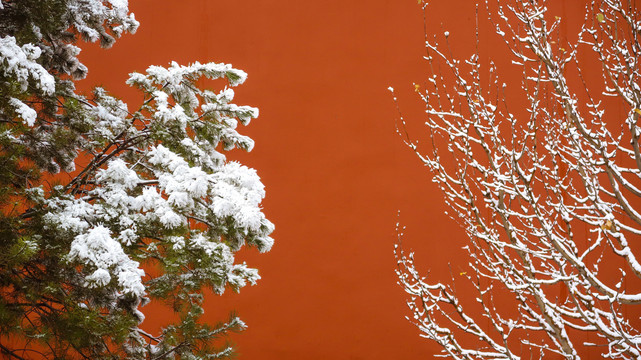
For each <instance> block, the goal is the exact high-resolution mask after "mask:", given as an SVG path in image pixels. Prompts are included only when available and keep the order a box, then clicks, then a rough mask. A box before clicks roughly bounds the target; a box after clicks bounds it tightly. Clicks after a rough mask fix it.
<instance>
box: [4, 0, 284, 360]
mask: <svg viewBox="0 0 641 360" xmlns="http://www.w3.org/2000/svg"><path fill="white" fill-rule="evenodd" d="M0 5H1V6H0V354H2V357H3V358H8V359H54V358H55V359H68V358H69V359H71V358H85V359H102V358H109V359H116V358H123V359H168V358H174V357H178V358H181V359H201V358H202V359H209V358H219V357H226V356H228V355H229V354H231V352H232V349H231V348H229V347H227V346H226V345H224V344H221V343H220V342H219V341H214V340H215V339H217V338H219V337H221V336H224V334H225V333H226V332H228V331H234V330H241V329H243V328H244V324H243V322H242V321H241V320H239V319H238V318H237V317H235V316H233V315H232V316H231V317H230V319H229V320H228V321H226V322H223V323H221V324H218V325H215V326H213V325H208V324H205V323H204V322H202V321H201V315H202V314H203V308H202V307H201V304H202V301H203V295H202V290H203V289H205V288H210V289H213V291H214V292H216V293H218V294H220V293H222V292H223V291H225V289H226V288H231V289H233V290H235V291H238V290H239V289H240V288H241V287H243V286H245V285H247V284H254V283H256V281H257V280H258V279H259V278H260V277H259V275H258V272H257V270H256V269H252V268H249V267H248V266H246V265H245V264H239V263H236V262H235V261H234V253H235V252H236V251H237V250H239V249H240V248H241V247H242V246H243V245H245V244H247V245H249V246H253V247H256V248H257V249H258V250H260V251H261V252H263V251H268V250H269V249H270V247H271V246H272V243H273V240H272V239H271V238H270V237H269V235H270V233H271V232H272V231H273V229H274V226H273V224H272V223H270V222H269V221H268V220H267V219H266V218H265V216H264V214H263V213H262V211H261V208H260V202H261V201H262V199H263V197H264V195H265V191H264V187H263V185H262V184H261V182H260V180H259V178H258V176H257V175H256V172H255V171H254V170H252V169H249V168H247V167H245V166H243V165H241V164H239V163H236V162H233V161H227V160H226V158H225V156H224V155H223V153H221V152H222V151H227V150H231V149H233V148H241V149H244V150H247V151H249V150H251V149H252V147H253V141H252V140H251V139H250V138H248V137H246V136H243V135H240V134H239V133H238V132H237V131H236V128H237V125H238V122H240V123H242V124H244V125H246V124H248V123H249V121H250V120H251V119H253V118H256V117H257V116H258V110H257V109H256V108H253V107H249V106H238V105H235V104H233V103H232V99H233V97H234V91H233V90H232V89H231V87H234V86H236V85H239V84H241V83H243V81H245V78H246V74H245V73H244V72H243V71H240V70H236V69H234V68H232V67H231V66H230V65H226V64H215V63H208V64H199V63H195V64H192V65H189V66H180V65H178V64H175V63H173V64H171V65H170V66H169V67H167V68H163V67H158V66H151V67H149V69H148V70H147V71H146V73H144V74H140V73H133V74H131V76H130V78H129V80H128V84H130V85H131V86H134V87H136V88H138V89H140V91H141V92H142V93H143V94H144V102H143V103H142V105H141V106H140V107H139V108H138V109H137V110H131V109H129V108H128V106H127V104H125V103H123V102H122V101H120V100H118V99H116V98H115V97H112V96H110V95H108V93H107V92H106V91H105V90H104V89H101V88H97V89H95V90H94V91H93V94H92V95H90V96H83V95H81V94H78V93H76V91H75V88H74V81H75V80H77V79H81V78H83V77H84V76H85V74H86V73H87V68H86V67H85V66H84V65H83V64H81V63H80V62H79V61H78V58H77V55H78V53H79V52H80V49H79V48H78V47H77V46H76V44H77V42H78V41H79V38H82V39H84V40H85V41H91V42H96V41H99V42H100V44H101V45H102V46H103V47H109V46H110V45H112V44H113V43H114V41H115V39H116V38H118V37H119V36H121V35H122V34H123V33H125V32H131V33H133V32H134V31H135V30H136V28H137V27H138V22H137V21H136V20H135V18H134V16H133V14H131V13H129V10H128V5H127V1H126V0H19V1H15V0H2V1H1V2H0ZM201 78H208V79H219V78H223V79H226V80H227V83H228V86H225V88H224V89H222V90H220V91H218V92H214V91H211V90H203V89H201V88H199V86H198V85H197V84H201V83H202V82H199V79H201ZM60 172H64V173H66V175H65V176H57V175H56V174H58V173H60ZM144 269H147V270H148V271H147V272H146V271H145V270H144ZM149 301H162V302H164V303H167V304H169V305H170V306H172V307H173V310H174V312H175V319H176V320H175V321H174V322H171V323H170V324H169V325H167V326H166V327H164V328H163V330H162V332H161V333H158V334H149V333H147V332H145V331H144V330H143V329H141V328H140V324H141V323H142V321H143V319H144V315H143V313H142V312H141V310H140V309H139V308H140V307H141V306H142V305H144V304H145V303H147V302H149Z"/></svg>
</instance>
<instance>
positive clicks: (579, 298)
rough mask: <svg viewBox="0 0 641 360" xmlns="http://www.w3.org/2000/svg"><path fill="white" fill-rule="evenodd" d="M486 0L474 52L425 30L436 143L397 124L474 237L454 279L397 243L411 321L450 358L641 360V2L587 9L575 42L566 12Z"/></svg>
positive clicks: (549, 5) (530, 2) (424, 94)
mask: <svg viewBox="0 0 641 360" xmlns="http://www.w3.org/2000/svg"><path fill="white" fill-rule="evenodd" d="M480 3H481V4H482V5H481V6H480V9H478V8H477V32H476V36H477V38H476V51H474V52H473V54H471V56H470V57H468V58H466V59H464V60H459V59H456V58H454V57H453V55H452V54H454V53H455V52H456V51H455V50H452V47H453V44H455V43H456V38H455V37H454V36H452V35H450V34H448V33H447V32H446V31H444V30H441V33H440V34H438V35H435V36H434V37H432V36H431V35H429V36H428V34H427V33H426V40H427V43H426V50H427V54H426V60H427V61H428V69H429V71H430V73H428V75H427V77H426V79H425V80H426V81H425V84H419V85H418V86H417V88H416V89H417V92H418V93H419V94H420V96H421V98H422V100H423V102H424V104H425V112H426V120H425V121H426V122H425V124H426V125H427V128H428V132H429V135H428V136H427V141H425V142H419V141H417V140H416V139H414V138H410V134H408V130H407V127H406V124H407V123H406V122H405V121H404V120H401V126H399V132H400V134H401V135H402V136H403V137H404V139H405V141H406V144H407V145H408V146H409V147H410V148H411V149H412V150H413V151H414V152H415V153H416V154H417V155H418V157H419V158H420V160H421V161H422V162H423V163H424V164H425V165H426V166H427V167H428V168H429V169H430V170H431V171H432V173H433V175H434V177H433V179H434V181H435V182H436V183H437V184H438V185H439V186H440V188H441V189H442V191H443V194H444V197H445V202H446V203H447V205H448V207H449V208H450V209H451V215H452V216H453V217H454V219H456V220H457V221H458V222H459V223H460V224H461V226H462V227H463V229H464V230H465V232H466V234H467V236H468V239H469V241H468V245H467V247H466V249H467V250H468V252H469V264H468V261H466V260H468V259H466V260H461V261H455V262H454V263H453V264H452V265H453V266H454V267H455V268H456V269H457V270H456V271H453V274H452V282H438V280H431V281H429V280H428V279H426V277H424V276H423V275H422V274H421V272H420V271H418V270H417V266H416V265H415V263H414V257H413V255H412V254H411V253H409V254H408V253H406V252H404V251H403V249H402V248H401V247H400V243H399V244H397V248H396V256H397V260H398V270H397V274H398V278H399V283H400V285H401V286H402V287H403V288H404V289H405V291H406V292H407V293H408V294H410V295H411V298H410V300H409V301H408V305H409V307H410V309H411V312H412V315H411V316H410V317H408V318H409V319H410V321H411V322H413V323H414V324H415V325H416V326H417V327H418V328H419V330H420V332H421V335H422V336H424V337H426V338H429V339H432V340H434V341H435V342H436V343H438V344H439V345H440V346H441V347H442V350H443V355H444V356H446V357H451V358H454V359H470V360H471V359H522V358H523V359H525V358H527V359H535V358H539V359H540V358H553V359H579V358H580V357H582V356H583V357H586V358H591V357H592V356H594V355H597V354H599V355H601V356H603V357H605V358H612V359H640V358H641V327H640V322H639V315H640V314H641V309H640V308H639V306H640V305H641V292H640V291H639V289H640V287H639V285H640V283H641V281H640V279H641V264H639V260H638V257H639V254H640V251H641V247H640V246H639V241H640V240H641V237H640V235H641V214H639V209H640V208H641V199H640V198H641V150H640V149H639V134H640V132H641V128H640V127H639V121H640V119H641V86H640V83H641V73H640V71H641V67H640V66H639V64H640V60H641V11H640V9H639V8H638V5H639V4H638V3H637V2H635V1H632V0H590V1H586V2H585V3H586V4H587V7H586V11H585V19H584V22H583V24H582V25H581V24H580V23H579V27H578V28H577V31H578V35H568V36H567V38H566V37H565V35H564V34H563V33H562V32H561V31H560V29H572V27H573V26H574V25H573V24H572V21H571V20H570V19H564V18H563V16H562V15H561V12H560V11H559V8H558V6H559V5H561V4H560V3H561V2H556V1H545V0H527V1H520V0H509V1H485V2H483V1H481V2H480ZM424 11H426V19H428V20H427V21H426V29H427V28H431V27H432V26H431V24H430V23H429V19H430V18H432V17H433V16H431V14H429V5H428V4H424ZM478 11H480V13H479V12H478ZM486 12H487V13H486ZM487 15H489V16H487ZM488 17H489V19H490V20H489V23H488V22H485V19H487V18H488ZM479 23H481V24H485V25H483V26H488V27H489V29H490V32H494V33H495V34H496V36H498V38H499V39H500V40H502V41H500V43H502V44H504V45H505V48H504V50H505V51H501V50H499V49H491V51H481V49H482V48H483V46H487V43H485V44H484V43H483V40H482V37H479V32H480V31H478V26H479V25H478V24H479ZM481 33H482V31H481ZM519 68H520V71H521V76H520V77H519V76H517V77H516V79H517V81H513V79H514V77H511V76H513V75H510V74H513V72H514V70H515V69H516V70H517V72H518V71H519ZM401 119H402V116H401ZM401 237H402V231H400V230H399V238H401ZM459 269H460V270H459ZM455 277H456V278H467V279H468V280H469V282H468V285H469V287H468V288H465V287H464V285H465V284H464V282H457V283H458V284H457V285H456V286H455V285H454V278H455ZM462 288H463V289H466V291H463V292H457V289H458V290H459V291H460V290H461V289H462ZM470 294H473V295H474V296H470Z"/></svg>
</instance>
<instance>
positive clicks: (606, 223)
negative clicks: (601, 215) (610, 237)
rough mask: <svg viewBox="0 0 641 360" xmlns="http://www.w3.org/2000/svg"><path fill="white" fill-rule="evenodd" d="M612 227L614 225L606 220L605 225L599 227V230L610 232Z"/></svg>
mask: <svg viewBox="0 0 641 360" xmlns="http://www.w3.org/2000/svg"><path fill="white" fill-rule="evenodd" d="M613 226H614V223H613V222H612V220H607V221H606V222H605V223H603V224H602V225H601V229H603V230H612V227H613Z"/></svg>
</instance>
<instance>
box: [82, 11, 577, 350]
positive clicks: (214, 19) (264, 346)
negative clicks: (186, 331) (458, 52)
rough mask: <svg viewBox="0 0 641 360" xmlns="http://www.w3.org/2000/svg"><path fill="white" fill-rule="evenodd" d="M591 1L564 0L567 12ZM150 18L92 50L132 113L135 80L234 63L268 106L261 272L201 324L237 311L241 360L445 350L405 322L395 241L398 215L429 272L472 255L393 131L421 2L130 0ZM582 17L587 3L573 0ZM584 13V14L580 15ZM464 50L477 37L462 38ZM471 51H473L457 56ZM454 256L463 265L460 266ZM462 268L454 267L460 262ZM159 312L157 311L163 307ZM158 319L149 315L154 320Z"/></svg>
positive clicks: (467, 32) (259, 128)
mask: <svg viewBox="0 0 641 360" xmlns="http://www.w3.org/2000/svg"><path fill="white" fill-rule="evenodd" d="M434 2H435V3H438V4H434V5H433V6H432V7H431V9H433V12H430V13H429V14H428V21H429V22H430V27H431V29H433V30H438V29H439V24H440V23H441V22H443V23H445V24H447V26H446V28H447V29H448V30H449V31H450V33H451V36H450V40H451V41H457V40H465V41H467V40H469V39H470V36H473V32H472V31H473V26H474V8H473V6H471V3H472V1H470V0H457V1H434ZM580 3H581V1H565V2H564V4H565V5H564V7H567V8H566V9H563V13H562V15H563V16H565V13H566V12H568V13H573V12H574V11H578V10H576V9H577V6H579V5H580ZM130 6H131V9H132V11H133V12H134V13H135V14H136V18H137V19H138V20H140V22H141V27H140V29H139V31H138V33H137V34H135V35H127V36H125V37H124V38H123V39H121V40H120V41H119V42H117V43H116V45H115V46H114V48H112V49H110V50H108V51H104V50H100V49H98V48H97V47H95V46H87V47H86V49H85V50H84V51H83V54H82V57H81V58H82V60H83V62H84V63H85V64H86V65H88V67H89V69H90V73H89V74H90V75H89V77H88V79H87V80H85V81H83V86H87V87H88V86H90V85H96V84H103V85H105V86H106V87H107V88H108V89H109V90H110V91H111V92H112V93H114V94H116V95H119V96H122V97H123V98H124V99H125V100H127V101H128V102H130V104H131V108H134V104H136V101H138V100H139V99H140V97H139V96H138V95H137V94H136V93H135V92H134V91H133V90H131V89H128V88H127V87H126V85H124V81H125V79H126V78H127V74H128V73H129V72H130V71H133V70H137V71H144V70H145V69H146V67H147V66H148V65H152V64H154V65H166V64H167V63H168V62H169V61H170V60H176V61H178V62H180V63H188V62H190V61H195V60H199V61H201V62H202V61H216V62H226V63H232V64H233V65H234V66H236V67H238V68H240V69H243V70H245V71H247V72H248V73H249V78H248V81H247V82H246V83H245V84H244V85H242V86H240V87H239V88H238V90H237V98H236V103H238V104H248V105H253V106H257V107H259V108H260V111H261V115H260V117H259V118H258V119H257V120H255V121H254V122H253V123H252V124H251V125H250V126H249V127H248V128H247V129H246V130H244V133H245V134H248V135H250V136H251V137H252V138H253V139H254V140H255V141H256V148H255V150H254V151H253V152H252V153H250V154H241V153H235V154H234V155H233V157H234V158H235V159H238V160H241V161H242V162H243V163H245V164H247V165H249V166H252V167H254V168H256V169H258V172H259V175H260V176H261V178H262V179H263V181H264V183H265V185H266V187H267V199H266V201H265V202H264V208H265V212H266V213H267V215H268V218H269V219H270V220H272V221H273V222H274V223H275V224H276V232H275V233H274V234H273V235H274V238H275V239H276V244H275V246H274V248H273V250H272V251H271V252H269V253H267V254H256V252H255V251H245V252H244V253H243V254H242V258H243V259H244V260H246V261H247V262H248V263H249V264H250V265H252V266H255V267H258V268H259V269H260V273H261V275H262V276H263V279H262V280H261V281H260V282H259V284H258V285H257V286H255V287H252V288H245V289H243V290H242V291H241V293H240V294H232V293H228V294H225V296H223V297H222V298H220V297H211V298H210V300H209V301H208V303H207V304H208V306H207V309H206V316H207V318H208V319H209V320H211V321H214V322H215V321H218V320H222V319H224V318H225V317H226V316H227V314H228V312H229V310H232V309H235V310H237V311H238V313H239V315H240V316H241V318H242V319H244V320H245V321H246V322H247V323H248V325H249V329H248V330H247V331H245V332H243V333H242V334H240V335H237V336H236V335H235V336H234V337H233V341H234V342H236V344H237V345H238V350H239V353H240V355H241V357H240V358H241V359H260V360H270V359H278V360H289V359H292V360H293V359H297V360H299V359H368V360H376V359H400V360H403V359H420V358H431V355H432V354H434V353H435V352H436V351H437V350H438V349H437V348H436V347H435V346H434V345H433V344H431V343H430V342H428V341H426V340H423V339H421V338H419V336H418V332H417V330H416V329H415V328H413V327H412V326H411V325H410V324H409V323H408V322H407V321H406V320H405V319H404V316H405V315H407V314H408V311H407V310H406V308H405V305H404V301H405V295H404V294H403V293H402V290H401V289H400V287H398V286H397V285H396V277H395V275H394V267H395V261H394V257H393V253H392V245H393V243H394V241H395V230H394V226H395V223H396V221H397V216H396V213H397V210H401V218H400V219H401V222H402V223H404V224H405V225H407V226H408V230H407V232H406V233H407V238H406V240H405V245H406V246H407V247H411V248H413V249H415V250H417V252H418V256H417V260H418V262H419V263H420V264H423V266H422V268H423V269H427V268H430V267H431V268H433V269H434V270H433V272H432V274H433V275H434V276H435V277H439V276H440V277H441V278H442V277H443V276H448V275H447V269H446V266H445V264H446V263H447V262H448V261H453V262H454V263H456V261H461V262H466V259H465V258H463V257H462V256H464V252H463V251H462V250H460V244H462V236H463V233H462V231H461V230H460V229H459V228H458V227H457V226H456V225H455V223H454V222H453V221H451V220H449V219H448V218H447V217H446V216H445V215H444V214H443V210H444V208H443V203H442V200H441V195H440V193H439V192H438V190H437V189H436V188H435V187H434V186H433V185H432V183H431V182H430V181H429V179H430V178H429V175H428V174H427V173H426V171H425V170H424V169H423V167H422V166H421V165H420V163H419V162H418V160H417V159H416V158H415V157H414V156H413V155H412V154H411V153H410V151H409V150H408V149H406V148H405V147H404V146H403V145H402V142H401V140H400V138H399V137H398V136H396V134H395V130H394V128H395V118H396V116H397V115H396V110H395V107H394V104H393V102H392V98H391V95H390V94H389V92H388V91H387V90H386V89H387V87H388V86H393V87H395V88H397V89H398V95H399V98H400V102H401V106H402V108H403V110H404V112H405V113H406V115H408V116H410V117H412V115H414V119H415V121H417V122H420V121H421V119H420V112H421V107H420V104H419V103H418V102H417V101H416V98H415V94H414V93H413V91H412V90H413V86H412V83H413V82H417V83H422V82H424V77H423V73H424V71H423V70H424V69H425V64H424V63H423V62H422V61H421V56H422V55H423V51H424V50H423V47H422V42H423V20H422V16H423V15H422V12H421V10H420V6H419V5H417V1H416V0H368V1H365V0H320V1H306V0H269V1H266V0H253V1H236V0H227V1H222V0H184V1H158V0H132V1H131V4H130ZM579 8H580V6H579ZM578 13H582V11H578ZM466 43H469V42H466ZM462 50H463V51H464V50H465V49H462ZM457 257H461V258H459V259H457ZM455 267H456V266H455ZM157 315H159V314H157ZM146 322H147V323H150V324H153V322H154V315H153V314H148V315H147V320H146Z"/></svg>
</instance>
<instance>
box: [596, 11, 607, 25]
mask: <svg viewBox="0 0 641 360" xmlns="http://www.w3.org/2000/svg"><path fill="white" fill-rule="evenodd" d="M596 21H598V22H600V23H604V22H605V15H603V14H602V13H598V14H596Z"/></svg>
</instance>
